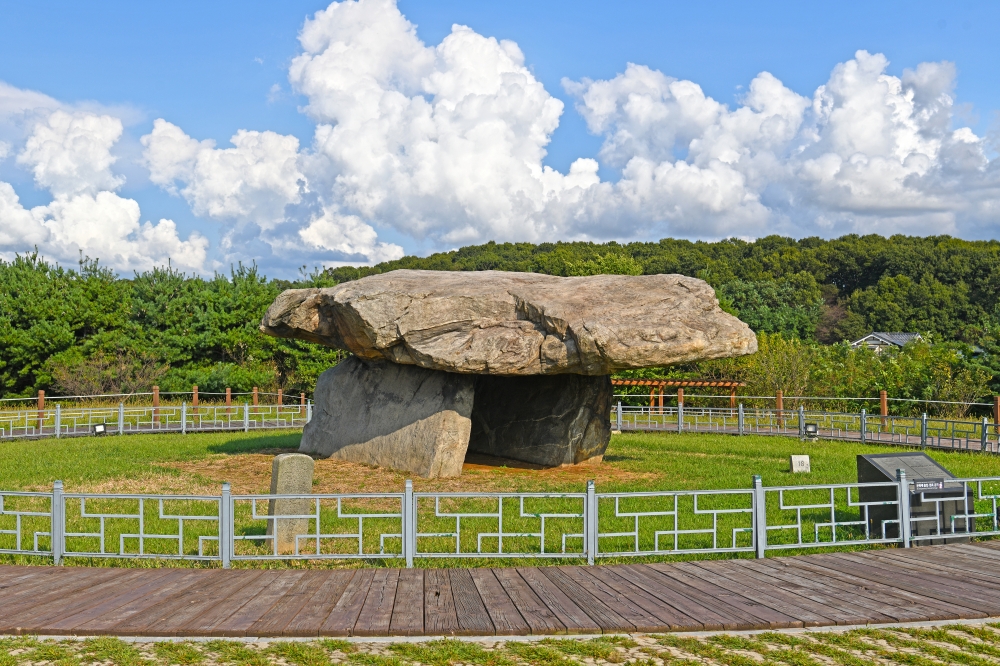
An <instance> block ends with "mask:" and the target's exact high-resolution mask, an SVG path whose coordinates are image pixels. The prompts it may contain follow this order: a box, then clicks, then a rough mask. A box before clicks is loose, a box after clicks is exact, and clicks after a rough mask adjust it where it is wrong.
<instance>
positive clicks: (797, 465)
mask: <svg viewBox="0 0 1000 666" xmlns="http://www.w3.org/2000/svg"><path fill="white" fill-rule="evenodd" d="M790 462H791V467H792V474H798V473H806V474H808V473H809V472H810V471H812V470H811V469H810V468H809V456H791V461H790Z"/></svg>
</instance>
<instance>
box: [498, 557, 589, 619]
mask: <svg viewBox="0 0 1000 666" xmlns="http://www.w3.org/2000/svg"><path fill="white" fill-rule="evenodd" d="M542 568H545V567H518V568H517V569H515V571H516V573H517V574H518V575H519V576H520V577H521V578H522V579H523V580H524V582H525V583H527V584H528V588H530V589H531V591H532V592H534V593H535V595H536V596H537V597H538V599H539V600H540V601H541V602H542V603H543V604H544V605H545V606H546V607H547V608H548V610H549V611H550V612H551V613H552V614H553V615H554V616H555V618H556V619H557V620H558V622H559V623H560V626H563V627H565V629H564V630H563V631H566V632H569V633H571V634H599V633H601V626H600V625H599V624H598V623H597V621H596V620H594V618H592V617H590V616H589V615H587V613H586V612H585V611H584V610H583V609H582V608H580V607H579V606H578V605H577V604H576V602H574V601H573V600H572V599H570V598H569V597H568V596H567V595H566V593H565V592H563V591H562V590H561V589H559V586H558V585H556V584H555V583H553V582H552V581H551V580H549V579H548V578H546V577H545V576H544V575H542V572H541V569H542ZM498 571H499V570H498ZM497 579H498V580H499V579H500V576H499V574H498V575H497ZM500 582H501V583H502V582H503V580H501V581H500ZM504 589H506V590H507V593H508V594H510V591H511V588H509V587H507V586H506V585H504ZM511 599H514V597H513V595H511ZM515 603H517V601H516V600H515ZM517 607H518V610H521V611H522V615H524V613H523V610H524V609H523V607H522V606H521V604H520V603H517ZM524 619H526V620H527V619H528V617H527V616H526V615H525V616H524ZM529 624H530V621H529ZM532 633H537V632H535V631H532Z"/></svg>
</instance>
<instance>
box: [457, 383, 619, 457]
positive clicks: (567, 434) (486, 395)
mask: <svg viewBox="0 0 1000 666" xmlns="http://www.w3.org/2000/svg"><path fill="white" fill-rule="evenodd" d="M611 400H612V389H611V378H610V377H608V376H599V377H587V376H584V375H549V376H536V377H494V376H489V375H481V376H479V377H476V399H475V404H474V405H473V408H472V434H471V437H470V440H469V450H470V451H475V452H477V453H486V454H489V455H492V456H499V457H503V458H513V459H514V460H522V461H524V462H530V463H536V464H539V465H546V466H557V465H574V464H577V463H581V462H584V461H587V460H600V458H599V457H600V456H603V455H604V451H605V449H607V448H608V442H610V441H611V423H610V421H609V420H608V419H609V414H610V413H611Z"/></svg>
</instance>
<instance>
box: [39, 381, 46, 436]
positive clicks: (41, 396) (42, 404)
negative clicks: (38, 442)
mask: <svg viewBox="0 0 1000 666" xmlns="http://www.w3.org/2000/svg"><path fill="white" fill-rule="evenodd" d="M43 423H45V391H42V390H39V391H38V434H39V435H41V434H42V424H43Z"/></svg>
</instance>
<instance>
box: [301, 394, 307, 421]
mask: <svg viewBox="0 0 1000 666" xmlns="http://www.w3.org/2000/svg"><path fill="white" fill-rule="evenodd" d="M305 413H306V394H305V393H299V416H302V415H303V414H305Z"/></svg>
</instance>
